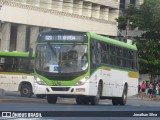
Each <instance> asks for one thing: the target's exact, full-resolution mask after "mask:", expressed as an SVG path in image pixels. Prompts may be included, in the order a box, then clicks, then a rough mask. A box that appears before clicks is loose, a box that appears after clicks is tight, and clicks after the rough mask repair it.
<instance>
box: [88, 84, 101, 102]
mask: <svg viewBox="0 0 160 120" xmlns="http://www.w3.org/2000/svg"><path fill="white" fill-rule="evenodd" d="M101 94H102V83H99V85H98V90H97V95H96V96H92V97H91V98H90V102H91V105H98V104H99V100H100V97H101Z"/></svg>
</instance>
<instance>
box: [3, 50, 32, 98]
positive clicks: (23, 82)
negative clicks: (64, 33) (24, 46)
mask: <svg viewBox="0 0 160 120" xmlns="http://www.w3.org/2000/svg"><path fill="white" fill-rule="evenodd" d="M33 71H34V56H31V57H29V53H27V52H16V51H14V52H4V51H1V52H0V88H1V89H4V90H6V91H20V94H21V96H23V97H31V96H32V94H33V92H34V91H33V90H34V89H33V82H34V76H33Z"/></svg>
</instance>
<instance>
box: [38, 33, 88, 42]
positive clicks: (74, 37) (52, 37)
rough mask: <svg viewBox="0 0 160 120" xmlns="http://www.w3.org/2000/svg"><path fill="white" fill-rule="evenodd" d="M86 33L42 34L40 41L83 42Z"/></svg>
mask: <svg viewBox="0 0 160 120" xmlns="http://www.w3.org/2000/svg"><path fill="white" fill-rule="evenodd" d="M84 40H86V35H42V36H41V41H46V42H47V41H57V42H58V41H65V42H74V41H78V42H84Z"/></svg>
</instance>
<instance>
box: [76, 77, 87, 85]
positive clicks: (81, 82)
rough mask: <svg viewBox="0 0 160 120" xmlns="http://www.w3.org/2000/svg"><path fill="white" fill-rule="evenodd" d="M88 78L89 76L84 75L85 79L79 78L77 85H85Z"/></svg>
mask: <svg viewBox="0 0 160 120" xmlns="http://www.w3.org/2000/svg"><path fill="white" fill-rule="evenodd" d="M87 80H88V76H86V77H84V78H83V79H81V80H79V81H78V82H77V83H76V86H80V85H84V84H85V83H86V82H87Z"/></svg>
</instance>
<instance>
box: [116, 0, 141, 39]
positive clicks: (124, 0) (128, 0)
mask: <svg viewBox="0 0 160 120" xmlns="http://www.w3.org/2000/svg"><path fill="white" fill-rule="evenodd" d="M143 2H144V0H120V6H119V9H120V14H119V15H120V16H122V15H123V10H124V9H126V8H127V7H128V6H129V5H131V4H132V5H134V6H136V7H137V8H139V6H140V5H141V4H143ZM129 24H131V23H129ZM121 32H122V34H123V35H124V36H127V37H128V38H130V37H131V38H132V37H135V36H141V34H142V33H143V31H141V30H139V29H138V28H136V29H130V27H129V26H128V29H126V30H123V31H121ZM120 34H121V33H118V36H120Z"/></svg>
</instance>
